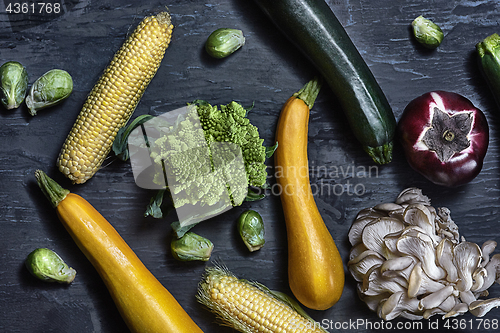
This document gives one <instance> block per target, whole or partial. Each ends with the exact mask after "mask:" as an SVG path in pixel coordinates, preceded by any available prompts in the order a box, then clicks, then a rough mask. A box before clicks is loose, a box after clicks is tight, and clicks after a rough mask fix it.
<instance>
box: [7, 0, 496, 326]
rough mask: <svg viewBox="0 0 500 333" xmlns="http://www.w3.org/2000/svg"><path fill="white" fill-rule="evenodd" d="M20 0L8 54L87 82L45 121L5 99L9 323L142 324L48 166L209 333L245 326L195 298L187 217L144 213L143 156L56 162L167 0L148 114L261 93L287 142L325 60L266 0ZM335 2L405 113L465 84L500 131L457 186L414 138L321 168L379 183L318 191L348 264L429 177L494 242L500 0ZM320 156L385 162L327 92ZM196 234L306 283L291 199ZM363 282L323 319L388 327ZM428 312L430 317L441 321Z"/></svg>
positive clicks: (317, 114)
mask: <svg viewBox="0 0 500 333" xmlns="http://www.w3.org/2000/svg"><path fill="white" fill-rule="evenodd" d="M9 2H11V1H8V0H4V1H3V2H0V61H1V62H2V63H3V62H5V61H8V60H17V61H20V62H21V63H23V64H24V65H25V66H26V67H27V70H28V72H29V78H30V83H32V82H33V81H34V80H35V79H36V78H37V77H39V76H40V75H42V74H43V73H45V72H46V71H48V70H50V69H52V68H62V69H65V70H67V71H68V72H69V73H70V74H71V75H72V76H73V79H74V92H73V94H72V95H71V96H70V98H69V99H68V100H66V101H65V102H64V103H62V104H61V105H59V106H57V107H53V108H51V109H47V110H43V111H40V113H39V115H37V116H36V117H31V116H30V115H29V114H28V112H27V109H26V107H25V106H23V107H21V108H19V109H17V110H13V111H7V110H0V123H1V127H0V332H34V333H45V332H103V333H114V332H126V331H127V328H126V326H125V324H124V323H123V321H122V319H121V317H120V315H119V314H118V311H117V310H116V308H115V306H114V304H113V301H112V300H111V298H110V296H109V294H108V293H107V290H106V288H105V286H104V284H103V283H102V282H101V280H100V278H99V276H98V274H97V272H96V271H95V270H94V269H93V267H92V266H91V265H90V264H89V262H88V261H87V259H86V258H85V257H84V256H83V254H82V253H81V252H80V251H79V249H78V248H77V246H76V245H75V243H74V242H73V240H72V239H71V238H70V236H69V235H68V233H67V232H66V231H65V229H64V228H63V226H62V225H61V224H60V222H59V221H58V219H57V217H56V214H55V212H54V210H53V209H52V208H51V207H50V206H49V204H48V202H47V201H46V199H45V198H44V197H43V195H42V193H41V192H40V190H39V189H38V187H37V185H36V184H35V181H34V177H33V173H34V171H35V170H36V169H38V168H41V169H43V170H45V171H46V172H47V173H48V174H49V175H50V176H52V177H54V178H55V179H56V180H57V181H59V182H60V183H61V184H62V185H64V186H65V187H67V188H69V189H70V190H72V191H74V192H76V193H78V194H80V195H82V196H83V197H85V198H86V199H87V200H88V201H89V202H90V203H92V204H93V205H94V206H95V207H96V208H97V210H99V211H100V212H101V213H102V215H104V216H105V217H106V218H107V219H108V220H109V221H110V222H111V223H112V224H113V226H114V227H115V228H116V229H117V230H118V232H119V233H120V234H121V235H122V236H123V238H124V239H125V240H126V241H127V242H128V244H129V245H130V246H131V247H132V249H133V250H135V252H136V253H137V255H138V256H139V258H141V259H142V260H143V262H144V264H145V265H146V266H147V267H148V268H149V269H150V270H151V271H152V273H153V274H154V275H155V276H156V277H157V278H158V279H159V280H160V281H161V282H162V283H163V284H164V285H165V286H166V287H167V288H168V289H169V290H170V291H171V292H172V294H173V295H174V296H175V297H176V298H177V300H178V301H179V302H180V303H181V304H182V306H183V307H184V308H185V309H186V311H187V312H188V313H189V314H190V315H191V316H192V318H193V319H194V320H195V321H196V323H197V324H198V325H199V326H200V327H201V328H202V329H203V330H204V331H205V332H230V331H231V330H230V329H227V328H221V327H219V326H218V325H216V324H214V323H213V322H214V317H213V315H212V314H211V313H209V312H208V311H206V310H205V309H204V308H203V307H201V306H200V305H199V304H197V302H196V300H195V293H196V287H197V283H198V281H199V280H200V277H201V274H202V272H203V270H204V268H205V266H206V265H209V264H205V263H179V262H176V261H175V260H174V259H173V258H172V257H171V254H170V253H169V249H168V248H169V241H170V239H171V234H170V227H169V223H170V222H172V221H174V220H175V216H169V217H168V218H167V219H165V220H154V219H152V218H144V217H143V212H144V209H145V206H146V204H147V203H148V201H149V198H150V196H151V194H152V193H151V192H149V191H147V190H143V189H140V188H138V187H137V186H136V185H135V184H134V180H133V175H132V171H131V168H130V164H129V163H128V162H127V163H124V162H120V161H117V160H114V159H113V158H108V160H107V161H106V163H105V164H106V166H104V167H103V169H102V170H100V171H99V172H98V173H97V174H96V175H95V176H94V177H93V178H92V179H91V180H90V181H89V182H87V183H86V184H84V185H75V186H73V185H71V184H70V182H69V181H68V180H67V179H65V178H64V177H62V175H61V174H60V173H59V172H58V171H57V170H56V168H55V161H56V158H57V155H58V153H59V150H60V147H61V144H62V143H63V141H64V139H65V137H66V135H67V133H68V131H69V129H70V128H71V125H72V123H73V121H74V120H75V118H76V115H77V114H78V112H79V110H80V108H81V106H82V104H83V101H84V100H85V97H86V94H87V93H88V92H89V91H90V89H91V88H92V86H93V85H94V83H95V82H96V80H97V78H98V77H99V75H100V73H101V72H102V70H103V69H104V68H105V66H106V65H107V64H108V62H109V61H110V59H111V57H112V56H113V54H114V52H115V51H116V50H117V49H118V48H119V47H120V45H121V44H122V42H123V41H124V39H125V38H126V36H127V33H129V31H130V30H131V29H133V28H135V26H136V25H137V23H138V22H139V21H140V19H141V18H142V17H143V16H144V15H145V14H148V13H150V12H151V11H155V10H157V9H159V8H162V7H163V6H165V5H167V6H168V7H169V9H170V11H171V13H172V19H173V24H174V25H175V28H174V35H173V39H172V43H171V46H170V47H169V48H168V50H167V52H166V55H165V58H164V60H163V63H162V65H161V67H160V69H159V71H158V73H157V75H156V77H155V78H154V80H153V81H152V82H151V84H150V86H149V88H148V89H147V91H146V93H145V94H144V97H143V99H142V101H141V102H140V104H139V105H138V107H137V109H136V112H135V115H134V117H135V116H137V115H140V114H152V115H158V114H160V113H163V112H166V111H170V110H173V109H175V108H178V107H181V106H184V105H185V103H186V102H190V101H192V100H194V99H197V98H200V99H206V100H208V101H210V102H211V103H213V104H220V103H224V104H225V103H229V102H230V101H232V100H236V101H238V102H240V103H241V104H243V105H247V106H248V105H251V104H252V103H253V102H255V108H254V110H253V111H252V112H251V113H250V116H249V117H250V119H251V121H252V122H253V123H254V124H256V125H257V126H259V128H260V130H261V135H262V136H263V137H264V138H265V140H266V144H272V143H273V137H274V131H275V126H276V121H277V118H278V114H279V110H280V108H281V106H282V105H283V103H284V102H285V101H286V99H287V98H288V97H289V96H290V95H291V94H292V93H293V92H295V91H297V90H298V89H299V88H300V87H301V86H302V85H303V84H304V83H306V82H307V81H308V80H310V79H311V78H312V77H313V76H314V75H315V74H317V72H316V71H315V69H314V68H313V67H312V66H311V65H310V64H309V63H308V61H307V60H306V59H305V57H304V56H302V55H301V54H300V53H299V52H298V51H297V50H296V49H295V48H294V47H293V46H292V45H291V44H290V43H289V42H288V41H287V40H285V38H283V36H282V35H281V34H280V33H279V32H278V31H277V30H276V29H275V28H274V27H273V25H272V23H271V22H270V21H269V20H268V19H267V18H266V17H264V16H263V14H262V13H261V11H260V10H259V9H258V8H257V6H256V5H255V4H254V3H253V2H252V1H242V0H227V1H223V0H218V1H212V2H209V1H195V0H190V1H181V0H169V1H143V2H139V1H136V2H132V1H111V0H108V1H90V0H85V1H65V2H64V4H63V5H64V6H63V9H64V12H63V13H61V14H60V15H52V16H50V17H49V16H47V15H43V16H41V15H31V16H29V17H28V16H22V15H13V14H12V15H7V14H6V13H5V8H6V5H7V4H8V3H9ZM139 3H141V4H139ZM328 3H329V5H330V6H331V7H332V9H333V11H334V12H335V13H336V14H337V16H338V18H339V20H340V21H341V22H342V24H343V25H344V26H345V28H346V30H347V32H348V34H349V35H350V37H351V38H352V40H353V42H354V44H355V45H356V46H357V48H358V49H359V51H360V53H361V54H362V56H363V57H364V59H365V60H366V62H367V63H368V65H369V66H370V68H371V69H372V71H373V73H374V75H375V77H376V78H377V79H378V82H379V83H380V85H381V87H382V88H383V90H384V92H385V94H386V95H387V98H388V100H389V102H390V104H391V105H392V107H393V110H394V113H395V114H396V117H397V119H399V117H400V115H401V112H402V110H403V108H404V107H405V105H406V104H407V103H408V102H409V101H410V100H411V99H413V98H415V97H417V96H419V95H420V94H422V93H425V92H428V91H430V90H436V89H441V90H448V91H454V92H457V93H460V94H462V95H464V96H466V97H468V98H469V99H470V100H471V101H472V102H473V103H474V104H475V105H476V106H477V107H479V108H480V109H482V110H484V111H485V113H486V116H487V118H488V121H489V124H490V130H491V132H490V137H491V139H490V147H489V150H488V153H487V155H486V160H485V165H484V168H483V170H482V172H481V174H480V175H479V176H478V177H477V178H476V179H475V180H474V181H472V182H471V183H470V184H468V185H466V186H463V187H460V188H457V189H447V188H443V187H439V186H436V185H433V184H431V183H429V182H428V181H426V180H425V179H424V178H423V177H421V176H420V175H418V174H416V173H415V172H414V171H412V170H411V169H410V167H409V166H408V164H407V163H406V161H405V159H404V157H403V155H402V151H401V148H400V147H399V146H397V147H396V148H395V152H394V161H393V162H392V163H391V164H390V165H387V166H383V167H379V168H378V169H377V170H378V173H373V172H372V174H371V177H366V178H361V177H359V176H358V175H355V176H354V177H353V176H352V174H351V175H345V176H344V175H342V173H340V174H339V175H338V177H325V176H324V175H323V176H321V177H318V176H317V175H312V178H311V181H312V182H313V183H319V182H320V181H321V179H323V181H327V182H329V183H330V184H332V185H335V184H342V185H343V186H345V187H347V186H348V184H353V185H355V184H361V185H359V187H358V189H362V188H364V189H365V191H364V193H362V195H348V194H347V193H344V194H342V195H339V196H337V195H326V194H324V195H319V196H317V197H316V200H317V203H318V206H319V208H320V210H321V213H322V215H323V218H324V220H325V223H326V225H327V226H328V228H329V230H330V231H331V233H332V235H333V237H334V239H335V241H336V243H337V245H338V248H339V250H340V253H341V255H342V257H343V259H344V262H346V260H347V259H346V258H347V256H348V251H349V248H350V246H349V244H348V241H347V232H348V229H349V226H350V224H351V223H352V221H353V219H354V217H355V215H356V213H357V212H358V211H359V210H360V209H362V208H364V207H368V206H373V205H375V204H377V203H380V202H392V201H393V200H394V199H395V197H396V196H397V195H398V193H399V192H400V191H401V190H403V189H404V188H406V187H409V186H416V187H420V188H422V189H423V190H424V193H425V194H427V195H428V196H429V197H430V198H431V199H432V201H433V204H434V205H435V206H446V207H448V208H450V209H451V211H452V217H453V218H454V220H455V221H456V223H457V224H458V225H459V227H460V233H461V235H463V236H465V237H466V238H467V240H469V241H472V242H476V243H479V244H482V243H483V242H484V241H485V240H487V239H495V240H497V241H500V231H499V228H498V222H497V221H498V213H499V201H498V200H499V197H500V191H499V182H500V180H499V172H500V168H499V158H500V154H499V142H498V139H499V130H498V125H499V120H500V119H499V116H498V115H499V114H500V111H499V110H498V107H497V106H496V105H495V104H494V100H493V96H492V94H491V92H490V91H489V90H488V88H487V86H486V84H485V82H484V80H483V78H482V77H481V75H480V73H479V70H478V66H477V63H476V61H477V59H476V53H475V44H476V43H477V42H479V41H480V40H482V39H483V38H484V37H486V36H488V35H490V34H492V33H494V32H500V31H499V30H500V29H499V27H498V22H499V20H500V3H499V2H498V1H496V0H489V1H488V0H484V1H465V0H462V1H458V0H439V1H438V0H436V1H420V0H377V1H370V0H333V1H328ZM421 14H423V15H424V16H426V17H428V18H431V19H433V20H434V21H435V22H436V23H438V24H439V25H440V26H441V27H442V29H443V31H444V33H445V39H444V41H443V43H442V45H441V46H440V47H439V48H438V49H437V50H435V51H427V50H425V49H423V48H422V47H420V46H419V45H417V44H416V43H415V42H414V41H413V40H412V38H411V34H410V30H409V27H410V23H411V21H412V20H413V19H414V18H415V17H417V16H418V15H421ZM220 27H231V28H239V29H242V30H243V31H244V34H245V36H246V45H245V46H244V47H243V48H242V49H241V50H240V51H238V52H237V53H236V54H234V55H232V56H231V57H229V58H226V59H225V60H214V59H210V58H209V57H208V56H207V55H206V54H205V52H204V50H203V45H204V41H205V39H206V38H207V36H208V35H209V34H210V32H211V31H213V30H215V29H216V28H220ZM308 151H309V160H310V163H311V165H314V166H326V167H328V168H331V169H334V168H335V167H337V168H339V170H340V168H341V167H342V168H344V170H345V169H346V168H348V167H349V168H352V167H355V168H357V169H358V168H366V169H368V168H369V167H370V166H373V163H372V161H371V160H370V159H369V158H368V157H367V156H366V155H365V153H364V152H363V151H362V149H361V147H360V145H359V144H358V143H357V142H356V140H355V138H354V137H353V135H352V133H351V132H350V130H349V129H348V127H347V126H346V120H345V118H344V116H343V115H342V112H341V109H340V108H339V106H338V103H337V102H336V100H335V97H334V96H333V94H332V92H331V91H330V90H329V89H328V88H327V87H325V88H323V90H322V91H321V93H320V95H319V97H318V99H317V102H316V104H315V107H314V110H313V111H312V112H311V118H310V135H309V147H308ZM372 170H373V169H372ZM361 186H362V187H361ZM337 189H339V187H337ZM248 208H252V209H255V210H257V211H259V212H260V213H261V214H262V216H263V218H264V221H265V224H266V233H267V234H266V239H267V243H266V245H265V247H264V248H263V249H261V250H260V251H258V252H256V253H252V254H250V253H249V252H248V251H247V249H246V248H245V247H244V245H243V244H242V242H241V240H240V239H239V237H238V235H237V232H236V229H235V222H236V219H237V217H238V215H239V214H240V213H241V212H242V211H243V210H245V209H248ZM194 230H195V231H196V232H197V233H199V234H200V235H203V236H205V237H208V238H209V239H211V240H212V242H213V243H214V244H215V250H214V252H213V256H212V258H213V259H217V260H220V261H221V262H223V263H225V264H226V265H227V266H228V267H229V268H230V269H231V270H232V271H233V272H234V273H235V274H237V275H238V276H239V277H242V278H247V279H251V280H258V281H259V282H261V283H264V284H265V285H267V286H268V287H270V288H272V289H277V290H281V291H284V292H287V293H290V290H289V288H288V283H287V269H286V267H287V263H286V258H287V249H286V244H287V243H286V233H285V225H284V221H283V214H282V208H281V204H280V201H279V198H278V197H272V196H271V197H269V198H267V199H265V200H262V201H259V202H254V203H244V204H243V206H241V207H238V208H234V209H232V210H230V211H229V212H227V213H225V214H223V215H221V216H218V217H216V218H214V219H212V220H210V221H206V222H204V223H202V224H200V225H199V226H197V227H196V228H195V229H194ZM37 247H48V248H51V249H53V250H55V251H56V252H57V253H59V254H60V255H61V256H62V257H63V258H64V259H65V260H66V262H67V263H68V264H70V265H71V266H72V267H74V268H75V269H76V270H77V271H78V274H77V277H76V279H75V281H74V282H73V283H72V284H71V285H70V286H62V285H54V284H48V283H44V282H41V281H38V280H36V279H34V278H33V277H32V276H31V275H30V274H29V273H28V272H27V270H26V269H25V267H24V265H23V262H24V259H25V258H26V256H27V255H28V253H30V252H31V251H32V250H33V249H35V248H37ZM355 290H356V289H355V283H354V281H353V279H352V278H351V277H350V275H349V274H347V275H346V285H345V289H344V293H343V296H342V298H341V300H340V301H339V303H338V304H336V305H335V306H334V307H332V308H331V309H329V310H326V311H309V313H310V314H311V315H312V316H313V317H314V318H315V319H317V320H322V319H323V318H325V319H328V320H331V321H332V322H333V323H346V322H347V323H348V322H349V320H351V321H356V320H367V321H369V322H371V323H372V324H374V323H380V319H378V318H377V316H376V315H375V313H372V312H370V311H369V310H368V309H367V307H366V306H365V305H364V303H362V302H361V301H360V300H359V298H358V296H357V294H356V291H355ZM490 291H491V295H492V296H500V287H499V286H498V285H495V286H494V287H492V288H491V289H490ZM486 318H487V319H489V320H490V321H491V320H493V319H496V320H498V319H500V310H493V311H491V312H490V313H489V314H488V315H487V317H486ZM459 319H460V320H462V323H465V324H466V329H462V330H460V331H462V332H471V331H475V328H477V325H478V324H479V322H478V321H477V320H476V319H475V317H474V316H472V315H470V314H467V315H465V316H463V317H459ZM398 321H399V320H396V322H398ZM430 321H431V322H433V323H434V322H436V321H438V322H437V324H438V325H439V328H440V329H441V330H442V331H447V330H446V329H444V327H443V325H444V322H443V321H442V320H440V319H438V316H435V317H432V318H431V320H430ZM401 322H403V323H409V322H408V321H406V320H401ZM422 322H423V327H424V328H426V327H427V325H428V321H422ZM394 325H395V324H394ZM471 327H472V328H474V329H471ZM358 328H359V329H358V330H349V331H359V332H366V331H370V330H366V329H365V327H364V326H360V327H358ZM332 331H334V330H332ZM372 331H376V330H375V329H373V330H372ZM377 331H380V330H377ZM408 331H409V330H408ZM448 331H451V330H448ZM485 331H493V330H492V329H489V330H485Z"/></svg>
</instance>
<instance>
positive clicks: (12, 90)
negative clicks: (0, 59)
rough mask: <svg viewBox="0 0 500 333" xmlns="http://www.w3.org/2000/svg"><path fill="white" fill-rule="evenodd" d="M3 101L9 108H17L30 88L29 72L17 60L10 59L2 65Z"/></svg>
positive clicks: (0, 73)
mask: <svg viewBox="0 0 500 333" xmlns="http://www.w3.org/2000/svg"><path fill="white" fill-rule="evenodd" d="M0 77H1V84H2V86H1V88H2V89H1V101H2V104H3V105H4V106H5V107H6V108H7V109H9V110H11V109H17V108H18V107H19V105H21V103H22V102H23V100H24V97H25V96H26V91H27V90H28V72H27V71H26V68H25V67H24V66H23V65H21V64H20V63H18V62H17V61H8V62H6V63H5V64H3V65H2V66H1V67H0Z"/></svg>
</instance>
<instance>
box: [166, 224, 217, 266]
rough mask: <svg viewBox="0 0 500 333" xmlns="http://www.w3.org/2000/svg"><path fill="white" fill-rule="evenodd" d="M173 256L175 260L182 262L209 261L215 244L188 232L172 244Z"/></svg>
mask: <svg viewBox="0 0 500 333" xmlns="http://www.w3.org/2000/svg"><path fill="white" fill-rule="evenodd" d="M170 248H171V249H172V255H173V256H174V258H175V259H177V260H180V261H193V260H200V261H208V259H210V255H211V254H212V250H213V249H214V244H212V242H211V241H210V240H208V239H206V238H205V237H202V236H200V235H197V234H195V233H194V232H191V231H190V232H187V233H186V234H184V236H182V237H181V238H179V239H174V240H173V241H172V243H170Z"/></svg>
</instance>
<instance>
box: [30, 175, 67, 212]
mask: <svg viewBox="0 0 500 333" xmlns="http://www.w3.org/2000/svg"><path fill="white" fill-rule="evenodd" d="M35 178H36V182H37V183H38V186H39V187H40V189H41V190H42V192H43V194H45V197H47V199H49V201H50V203H51V204H52V206H53V207H54V208H56V207H57V206H58V205H59V203H60V202H61V201H63V200H64V198H66V196H67V195H68V194H69V190H66V189H64V188H62V187H61V185H59V184H58V183H56V182H55V181H54V180H53V179H52V178H50V177H49V176H47V175H46V174H45V172H43V171H42V170H36V171H35Z"/></svg>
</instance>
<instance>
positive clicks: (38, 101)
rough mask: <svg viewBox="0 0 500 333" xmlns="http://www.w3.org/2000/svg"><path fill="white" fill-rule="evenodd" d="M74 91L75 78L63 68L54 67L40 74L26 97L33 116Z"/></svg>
mask: <svg viewBox="0 0 500 333" xmlns="http://www.w3.org/2000/svg"><path fill="white" fill-rule="evenodd" d="M72 91H73V79H72V78H71V76H70V75H69V74H68V72H66V71H63V70H62V69H52V70H50V71H48V72H47V73H45V74H43V75H42V76H40V77H39V78H38V79H37V80H36V81H35V83H33V86H31V90H30V93H29V94H28V97H26V105H27V106H28V108H29V111H30V114H31V115H32V116H34V115H36V112H37V111H38V110H40V109H43V108H46V107H49V106H52V105H55V104H57V103H59V102H61V101H62V100H64V99H65V98H67V97H68V96H69V95H70V94H71V92H72Z"/></svg>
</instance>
